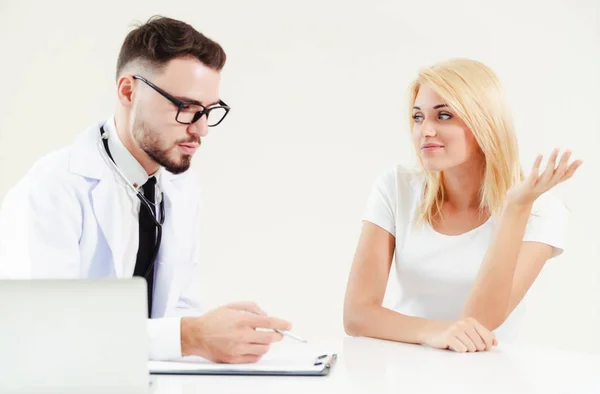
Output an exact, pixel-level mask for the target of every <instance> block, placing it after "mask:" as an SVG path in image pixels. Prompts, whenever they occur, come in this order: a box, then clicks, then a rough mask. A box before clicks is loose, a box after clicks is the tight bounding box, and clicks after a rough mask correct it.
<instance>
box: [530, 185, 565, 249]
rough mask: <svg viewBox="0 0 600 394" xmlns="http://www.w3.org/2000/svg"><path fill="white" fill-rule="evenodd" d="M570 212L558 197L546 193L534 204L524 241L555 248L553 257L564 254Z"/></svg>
mask: <svg viewBox="0 0 600 394" xmlns="http://www.w3.org/2000/svg"><path fill="white" fill-rule="evenodd" d="M568 217H569V212H568V210H567V207H566V205H565V204H564V203H563V202H562V201H561V200H560V199H558V198H557V197H555V196H553V195H551V194H548V193H544V194H542V195H541V196H540V197H538V199H537V200H536V201H535V203H534V204H533V209H532V211H531V216H530V217H529V221H528V222H527V227H526V228H525V235H524V237H523V241H531V242H541V243H544V244H547V245H550V246H552V247H553V251H552V256H551V258H553V257H556V256H559V255H560V254H562V253H563V251H564V246H565V238H566V230H567V222H568Z"/></svg>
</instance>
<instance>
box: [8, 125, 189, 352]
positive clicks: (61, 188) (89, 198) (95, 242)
mask: <svg viewBox="0 0 600 394" xmlns="http://www.w3.org/2000/svg"><path fill="white" fill-rule="evenodd" d="M101 124H102V123H99V124H96V125H94V126H92V127H90V128H89V129H88V130H86V131H85V132H84V133H82V134H81V135H80V136H79V138H78V139H77V140H76V141H75V143H74V144H73V145H72V146H70V147H68V148H65V149H62V150H60V151H56V152H53V153H51V154H49V155H47V156H45V157H43V158H42V159H40V160H39V161H38V162H37V163H35V165H34V166H33V168H32V169H31V170H30V171H29V172H28V173H27V175H26V176H25V177H24V179H23V180H21V182H19V183H18V184H17V185H16V186H15V187H14V188H13V189H11V190H10V191H9V193H8V194H7V196H6V197H5V199H4V201H3V203H2V208H1V210H0V277H4V278H7V277H8V278H100V277H102V278H105V277H122V276H123V269H122V265H123V263H124V260H123V252H124V249H125V248H124V246H125V245H126V243H127V242H129V240H130V238H131V237H136V236H137V234H127V233H126V231H125V230H124V229H123V226H121V225H120V221H119V218H120V217H122V212H120V211H119V209H121V210H122V209H123V208H122V207H121V208H118V207H119V204H117V203H116V197H115V196H116V194H117V193H123V191H124V190H128V189H124V187H125V186H124V181H123V180H122V179H121V178H120V177H119V176H118V175H117V174H116V172H115V171H114V169H112V168H111V167H110V166H109V164H108V163H107V162H106V160H105V157H104V156H103V155H102V153H101V151H100V149H104V148H103V146H102V145H101V142H100V131H99V127H100V126H101ZM158 185H159V187H160V190H162V192H163V193H164V199H165V215H166V218H165V221H164V225H163V234H162V242H161V245H160V250H159V254H158V257H157V260H156V262H155V264H156V275H155V287H154V297H153V306H152V319H149V320H148V333H149V336H150V344H151V345H150V358H152V359H169V358H173V357H178V356H180V352H181V348H180V319H179V317H178V316H186V315H198V314H200V313H201V307H200V302H199V299H198V285H197V284H196V281H197V279H198V272H197V268H198V260H199V247H198V244H199V241H200V239H199V238H200V218H199V213H200V212H199V211H200V202H199V188H198V185H197V182H196V181H195V180H194V176H193V174H192V173H191V171H187V172H186V173H184V174H180V175H174V174H171V173H169V172H166V171H164V172H163V174H161V176H160V177H159V182H158ZM129 193H131V194H132V198H135V195H134V194H133V192H132V191H131V190H129ZM121 205H122V204H121Z"/></svg>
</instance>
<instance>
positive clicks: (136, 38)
mask: <svg viewBox="0 0 600 394" xmlns="http://www.w3.org/2000/svg"><path fill="white" fill-rule="evenodd" d="M181 57H192V58H196V59H198V60H199V61H201V62H202V64H204V65H205V66H207V67H210V68H212V69H214V70H217V71H221V69H222V68H223V66H225V60H226V58H227V56H226V55H225V51H223V48H221V46H220V45H219V44H217V43H216V42H215V41H213V40H211V39H210V38H208V37H206V36H205V35H203V34H202V33H200V32H198V31H197V30H196V29H194V28H193V27H192V26H190V25H188V24H187V23H185V22H182V21H179V20H176V19H171V18H167V17H163V16H160V15H155V16H153V17H151V18H150V19H149V20H148V21H147V22H146V23H144V24H142V25H138V26H137V27H136V28H135V29H134V30H132V31H131V32H129V34H127V37H125V41H124V42H123V45H122V46H121V51H120V52H119V59H118V61H117V79H118V78H119V76H120V75H121V73H122V72H123V69H124V68H125V67H126V66H127V65H128V64H129V63H131V62H132V61H141V62H142V64H144V65H146V66H148V67H150V68H152V69H155V70H160V69H161V68H162V67H164V66H165V65H166V64H167V63H168V62H169V61H170V60H172V59H175V58H181Z"/></svg>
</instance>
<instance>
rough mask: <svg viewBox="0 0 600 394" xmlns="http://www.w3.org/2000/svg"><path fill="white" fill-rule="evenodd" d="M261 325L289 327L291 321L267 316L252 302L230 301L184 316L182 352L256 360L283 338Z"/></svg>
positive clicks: (230, 360) (217, 358)
mask: <svg viewBox="0 0 600 394" xmlns="http://www.w3.org/2000/svg"><path fill="white" fill-rule="evenodd" d="M248 311H250V312H253V313H248ZM257 328H261V329H271V330H273V329H278V330H289V329H290V328H291V324H290V323H289V322H287V321H285V320H281V319H277V318H275V317H270V316H267V315H266V313H265V312H264V311H262V310H261V309H260V308H259V307H258V306H257V305H256V304H254V303H251V302H240V303H234V304H228V305H225V306H222V307H219V308H216V309H213V310H211V311H209V312H207V313H206V314H204V315H202V316H200V317H184V318H182V319H181V351H182V354H183V355H184V356H190V355H195V356H201V357H204V358H206V359H208V360H211V361H215V362H221V363H232V364H237V363H253V362H256V361H258V360H260V358H261V357H262V356H263V355H264V354H265V353H267V351H268V350H269V347H270V345H271V344H272V343H274V342H278V341H280V340H281V339H282V338H283V337H282V335H281V334H279V333H277V332H265V331H257V330H256V329H257Z"/></svg>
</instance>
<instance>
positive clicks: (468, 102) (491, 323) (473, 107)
mask: <svg viewBox="0 0 600 394" xmlns="http://www.w3.org/2000/svg"><path fill="white" fill-rule="evenodd" d="M410 93H411V96H410V100H409V101H410V102H409V110H410V115H411V122H410V127H411V131H412V142H413V144H414V146H415V149H416V150H417V153H418V157H419V162H420V165H421V167H422V168H421V169H420V170H409V169H406V168H403V167H396V168H394V169H393V170H391V171H388V172H385V173H384V174H382V176H381V177H380V178H379V179H378V180H377V182H376V183H375V186H374V189H373V191H372V194H371V196H370V198H369V201H368V204H367V208H366V211H365V216H364V221H363V228H362V232H361V236H360V240H359V243H358V247H357V251H356V255H355V257H354V261H353V264H352V269H351V273H350V277H349V281H348V287H347V291H346V298H345V302H344V327H345V330H346V332H347V333H348V334H349V335H353V336H367V337H374V338H382V339H387V340H393V341H400V342H407V343H416V344H422V345H427V346H430V347H434V348H439V349H451V350H454V351H457V352H474V351H484V350H489V349H491V348H492V347H493V346H495V345H496V344H497V343H498V340H500V339H502V338H503V337H506V338H510V337H514V334H515V330H516V327H517V323H518V320H519V319H520V317H521V313H519V312H518V311H516V310H515V308H517V306H518V305H519V303H520V302H521V300H522V299H523V297H524V296H525V294H526V292H527V290H528V289H529V288H530V286H531V285H532V284H533V282H534V280H535V279H536V277H537V276H538V274H539V273H540V271H541V269H542V267H543V266H544V264H545V263H546V261H547V260H549V259H550V258H552V257H555V256H557V255H559V254H560V253H562V252H563V241H564V232H565V226H566V218H567V211H566V207H565V206H564V205H563V204H562V203H561V202H559V200H558V199H556V198H554V197H552V196H551V195H550V194H548V193H546V192H547V191H548V190H550V189H552V188H553V187H554V186H556V185H557V184H559V183H561V182H564V181H565V180H567V179H569V178H571V177H572V176H573V174H574V173H575V171H576V170H577V168H578V167H579V166H580V165H581V161H580V160H575V161H573V162H571V163H570V155H571V153H570V152H569V151H566V152H564V153H563V154H561V155H560V157H559V151H558V150H554V151H553V152H552V153H551V154H550V156H549V158H548V164H547V166H545V168H542V169H540V164H541V161H542V156H541V155H540V156H538V157H537V159H536V160H535V163H534V165H533V168H532V169H531V170H530V171H529V172H528V174H523V172H522V170H521V165H520V163H519V155H518V149H517V141H516V137H515V131H514V127H513V122H512V120H511V115H510V111H509V108H508V105H507V102H506V99H505V97H504V94H503V91H502V87H501V85H500V82H499V81H498V79H497V77H496V75H495V74H494V72H492V71H491V70H490V69H489V68H488V67H486V66H485V65H483V64H481V63H479V62H477V61H473V60H469V59H453V60H450V61H446V62H443V63H440V64H437V65H435V66H433V67H429V68H425V69H423V70H421V71H420V73H419V75H418V78H417V79H416V81H415V82H414V83H413V84H412V86H411V88H410ZM394 255H395V262H396V265H395V266H396V272H395V276H397V280H398V283H399V288H400V295H399V298H398V299H397V303H396V306H395V307H394V309H393V310H392V309H387V308H384V307H383V306H382V302H383V298H384V294H385V290H386V285H387V281H388V276H389V274H390V268H391V263H392V258H393V256H394ZM517 309H519V308H517ZM521 312H522V311H521ZM500 326H502V327H501V329H500V330H498V331H497V332H495V330H496V329H497V328H499V327H500ZM500 332H502V334H503V336H500V334H499V333H500ZM496 334H498V338H497V337H496Z"/></svg>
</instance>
